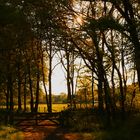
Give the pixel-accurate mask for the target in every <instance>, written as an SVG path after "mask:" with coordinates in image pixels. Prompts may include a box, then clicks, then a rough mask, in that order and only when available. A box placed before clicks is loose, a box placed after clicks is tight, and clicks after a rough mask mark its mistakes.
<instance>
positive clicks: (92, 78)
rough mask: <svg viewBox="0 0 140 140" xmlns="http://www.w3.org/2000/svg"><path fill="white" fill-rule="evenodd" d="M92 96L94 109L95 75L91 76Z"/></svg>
mask: <svg viewBox="0 0 140 140" xmlns="http://www.w3.org/2000/svg"><path fill="white" fill-rule="evenodd" d="M91 96H92V107H93V108H94V73H93V71H92V74H91Z"/></svg>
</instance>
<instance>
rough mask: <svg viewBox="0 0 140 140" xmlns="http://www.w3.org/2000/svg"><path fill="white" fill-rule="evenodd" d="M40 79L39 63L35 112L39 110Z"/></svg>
mask: <svg viewBox="0 0 140 140" xmlns="http://www.w3.org/2000/svg"><path fill="white" fill-rule="evenodd" d="M39 81H40V73H39V64H37V81H36V102H35V112H37V111H38V104H39Z"/></svg>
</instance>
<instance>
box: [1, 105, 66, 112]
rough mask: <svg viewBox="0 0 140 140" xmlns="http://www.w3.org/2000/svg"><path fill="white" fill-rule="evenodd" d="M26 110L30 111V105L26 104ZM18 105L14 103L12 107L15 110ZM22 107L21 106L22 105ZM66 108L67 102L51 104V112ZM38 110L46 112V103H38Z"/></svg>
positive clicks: (2, 107) (3, 107)
mask: <svg viewBox="0 0 140 140" xmlns="http://www.w3.org/2000/svg"><path fill="white" fill-rule="evenodd" d="M26 107H27V111H28V112H30V105H29V104H27V105H26ZM5 108H6V106H4V105H0V109H5ZM17 108H18V106H17V105H15V106H14V109H15V110H17ZM22 108H23V106H22ZM66 108H67V104H52V112H61V111H62V110H65V109H66ZM38 112H47V105H46V104H39V106H38Z"/></svg>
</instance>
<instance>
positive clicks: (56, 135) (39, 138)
mask: <svg viewBox="0 0 140 140" xmlns="http://www.w3.org/2000/svg"><path fill="white" fill-rule="evenodd" d="M43 123H45V124H46V123H47V125H42V126H41V125H39V126H35V125H31V126H26V125H22V126H18V127H17V129H18V130H20V131H22V132H23V135H24V140H92V139H93V138H91V136H87V137H86V138H85V137H83V135H82V134H81V133H73V132H68V131H67V130H65V129H63V128H60V127H59V126H57V125H56V124H54V123H52V122H50V121H47V120H45V121H43V122H42V124H43Z"/></svg>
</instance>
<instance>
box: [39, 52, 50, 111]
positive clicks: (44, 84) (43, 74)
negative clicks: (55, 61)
mask: <svg viewBox="0 0 140 140" xmlns="http://www.w3.org/2000/svg"><path fill="white" fill-rule="evenodd" d="M41 65H42V78H43V86H44V90H45V94H46V103H47V108H48V109H49V101H48V92H47V88H46V83H45V73H44V56H43V52H42V56H41ZM48 112H49V110H48Z"/></svg>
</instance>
